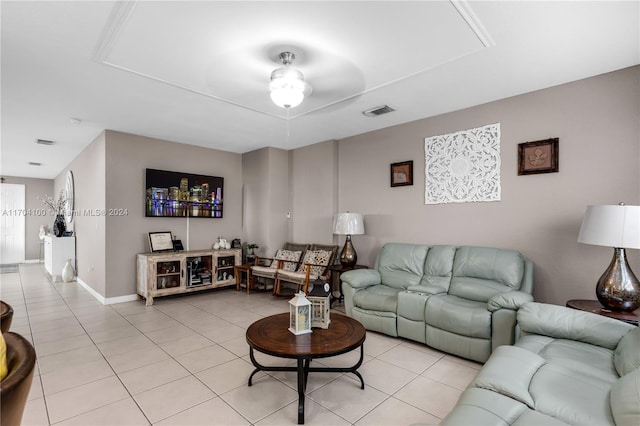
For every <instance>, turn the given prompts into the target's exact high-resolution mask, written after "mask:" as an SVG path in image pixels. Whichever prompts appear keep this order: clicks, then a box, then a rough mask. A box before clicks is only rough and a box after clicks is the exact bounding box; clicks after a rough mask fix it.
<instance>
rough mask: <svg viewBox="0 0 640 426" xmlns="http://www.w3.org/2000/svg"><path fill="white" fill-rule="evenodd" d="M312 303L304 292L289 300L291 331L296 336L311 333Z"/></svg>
mask: <svg viewBox="0 0 640 426" xmlns="http://www.w3.org/2000/svg"><path fill="white" fill-rule="evenodd" d="M310 310H311V302H309V299H307V298H306V297H305V296H304V293H303V292H300V293H296V294H295V296H293V299H291V300H289V331H290V332H292V333H293V334H295V335H296V336H297V335H299V334H307V333H311V312H310Z"/></svg>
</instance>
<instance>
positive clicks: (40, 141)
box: [36, 139, 55, 145]
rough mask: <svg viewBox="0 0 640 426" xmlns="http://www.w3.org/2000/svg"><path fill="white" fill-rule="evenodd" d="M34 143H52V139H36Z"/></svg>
mask: <svg viewBox="0 0 640 426" xmlns="http://www.w3.org/2000/svg"><path fill="white" fill-rule="evenodd" d="M36 143H37V144H39V145H53V144H54V143H55V142H54V141H48V140H46V139H36Z"/></svg>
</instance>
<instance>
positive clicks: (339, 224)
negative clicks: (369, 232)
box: [333, 212, 364, 266]
mask: <svg viewBox="0 0 640 426" xmlns="http://www.w3.org/2000/svg"><path fill="white" fill-rule="evenodd" d="M333 233H334V234H336V235H346V236H347V239H346V240H345V242H344V247H343V248H342V252H341V253H340V263H341V264H342V266H353V265H355V264H356V263H357V261H358V254H357V253H356V249H355V248H354V247H353V244H352V243H351V236H352V235H363V234H364V221H363V219H362V215H361V214H360V213H349V212H347V213H338V214H336V215H335V217H334V218H333Z"/></svg>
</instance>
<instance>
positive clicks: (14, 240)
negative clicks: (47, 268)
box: [0, 183, 26, 265]
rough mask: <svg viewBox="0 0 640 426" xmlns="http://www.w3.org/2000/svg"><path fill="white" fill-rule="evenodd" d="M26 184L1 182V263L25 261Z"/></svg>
mask: <svg viewBox="0 0 640 426" xmlns="http://www.w3.org/2000/svg"><path fill="white" fill-rule="evenodd" d="M25 216H26V210H25V186H24V185H22V184H15V183H0V265H6V264H13V263H23V262H24V250H25Z"/></svg>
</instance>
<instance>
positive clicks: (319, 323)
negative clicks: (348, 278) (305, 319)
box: [307, 278, 331, 329]
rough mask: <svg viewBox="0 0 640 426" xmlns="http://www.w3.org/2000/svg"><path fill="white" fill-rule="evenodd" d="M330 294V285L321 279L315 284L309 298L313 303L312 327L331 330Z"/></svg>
mask: <svg viewBox="0 0 640 426" xmlns="http://www.w3.org/2000/svg"><path fill="white" fill-rule="evenodd" d="M330 294H331V286H330V285H329V283H327V282H325V281H323V280H321V279H320V278H318V279H317V280H315V281H314V282H313V287H312V288H311V291H310V292H309V295H308V296H307V297H308V298H309V301H310V302H311V327H319V328H325V329H326V328H329V323H331V319H330V318H329V309H330V308H331V301H330V299H329V295H330Z"/></svg>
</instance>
